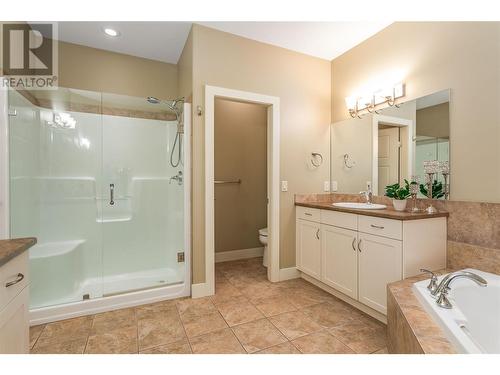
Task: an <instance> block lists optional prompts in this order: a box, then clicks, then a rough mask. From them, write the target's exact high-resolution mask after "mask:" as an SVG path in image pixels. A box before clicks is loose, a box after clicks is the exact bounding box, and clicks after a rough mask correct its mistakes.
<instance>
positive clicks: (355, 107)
mask: <svg viewBox="0 0 500 375" xmlns="http://www.w3.org/2000/svg"><path fill="white" fill-rule="evenodd" d="M404 95H405V87H404V84H403V83H397V84H395V85H393V86H392V87H388V88H384V89H381V90H378V91H375V92H373V93H371V94H367V95H359V96H350V97H347V98H345V103H346V107H347V109H348V110H349V115H350V116H351V117H353V118H354V117H359V118H361V114H360V112H362V111H365V110H366V112H365V113H364V114H366V113H378V112H377V110H376V109H375V108H376V107H377V106H379V105H382V104H387V105H388V106H390V107H392V106H395V107H398V108H399V105H398V104H396V99H398V98H402V97H403V96H404Z"/></svg>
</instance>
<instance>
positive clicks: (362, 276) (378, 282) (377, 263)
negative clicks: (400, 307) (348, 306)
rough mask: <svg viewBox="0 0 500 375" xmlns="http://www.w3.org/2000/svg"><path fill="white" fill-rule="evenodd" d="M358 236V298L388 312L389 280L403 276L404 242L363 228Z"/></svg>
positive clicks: (392, 280) (366, 303)
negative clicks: (374, 233)
mask: <svg viewBox="0 0 500 375" xmlns="http://www.w3.org/2000/svg"><path fill="white" fill-rule="evenodd" d="M358 236H359V241H358V248H359V250H358V283H359V284H358V285H359V295H358V300H359V302H361V303H363V304H365V305H367V306H369V307H371V308H372V309H374V310H377V311H379V312H381V313H383V314H386V312H387V292H386V287H387V284H389V283H392V282H394V281H398V280H401V279H402V278H403V269H402V262H403V248H402V242H401V241H398V240H393V239H391V238H386V237H382V236H374V235H372V234H365V233H361V232H360V233H359V235H358Z"/></svg>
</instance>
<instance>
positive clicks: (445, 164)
mask: <svg viewBox="0 0 500 375" xmlns="http://www.w3.org/2000/svg"><path fill="white" fill-rule="evenodd" d="M449 104H450V90H443V91H439V92H436V93H433V94H431V95H427V96H423V97H421V98H417V99H415V100H411V101H407V102H404V103H400V104H397V105H394V106H392V107H387V108H384V109H381V110H377V111H376V112H373V113H366V114H364V115H361V116H359V117H356V118H350V119H348V120H343V121H339V122H336V123H334V124H332V126H331V132H330V134H331V180H332V190H333V191H336V192H339V193H351V194H357V193H359V192H360V191H364V190H366V189H367V186H368V185H370V186H371V189H372V191H373V193H374V194H375V195H384V192H385V187H386V186H387V185H393V184H395V183H399V184H401V185H404V184H405V180H407V181H416V180H418V182H419V183H421V184H425V183H426V182H427V181H429V178H430V177H429V174H427V173H426V172H429V168H431V167H432V168H434V169H436V173H435V174H434V175H433V176H432V179H433V180H435V187H436V188H435V189H434V198H437V199H445V198H449V197H450V194H451V195H452V194H453V187H452V186H449V179H448V178H447V176H448V174H447V169H448V170H449V168H453V167H452V166H450V165H449V159H450V115H449V113H450V111H449ZM442 172H444V174H443V173H442ZM445 180H446V181H445ZM448 193H449V194H448ZM421 196H423V194H422V193H421Z"/></svg>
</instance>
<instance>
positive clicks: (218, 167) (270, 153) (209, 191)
mask: <svg viewBox="0 0 500 375" xmlns="http://www.w3.org/2000/svg"><path fill="white" fill-rule="evenodd" d="M228 103H232V104H228ZM234 103H238V105H236V104H234ZM220 105H222V106H224V105H225V106H232V107H234V108H240V109H241V108H249V109H250V108H251V109H253V110H257V112H259V111H264V110H265V116H266V120H267V121H266V128H265V140H266V145H265V166H266V167H267V168H266V171H265V174H266V183H265V192H266V195H265V196H264V195H263V194H262V193H259V194H260V195H259V196H255V197H254V196H253V195H252V196H248V202H247V203H249V204H251V205H255V206H256V205H259V207H261V208H260V209H259V210H257V211H258V212H259V214H257V215H256V216H258V217H259V218H260V219H259V220H260V221H258V220H256V221H255V223H254V224H252V225H248V226H249V227H250V229H251V231H252V232H254V233H250V231H247V233H248V234H247V235H248V236H249V238H250V236H252V238H253V241H254V242H253V243H254V244H259V242H257V241H258V238H259V231H258V229H264V228H265V227H264V226H262V224H263V223H264V221H263V219H262V212H261V210H262V207H263V206H261V201H262V200H263V199H264V200H265V202H264V203H265V204H266V205H267V208H266V210H265V215H266V221H265V222H266V223H267V229H268V237H267V276H268V279H269V280H270V281H273V282H274V281H279V133H280V131H279V128H280V120H279V98H277V97H274V96H268V95H262V94H258V93H252V92H247V91H240V90H232V89H226V88H222V87H215V86H208V85H207V86H205V282H204V283H200V284H193V286H192V296H193V297H202V296H207V295H212V294H214V292H215V261H216V260H217V259H216V241H217V247H218V250H220V251H217V252H218V253H221V254H222V253H224V252H226V251H227V249H228V248H227V247H226V245H225V244H224V241H228V242H231V241H233V240H232V239H231V236H233V235H236V236H237V235H238V234H237V233H233V234H231V233H229V234H228V237H227V238H225V237H220V236H221V235H222V234H221V233H220V232H221V231H224V228H223V227H222V228H217V229H216V222H217V217H216V206H217V205H218V203H220V202H216V199H217V198H219V199H220V200H225V199H232V200H236V199H238V197H241V199H245V196H244V195H241V194H240V195H237V192H238V189H239V192H240V193H242V192H244V189H245V188H246V187H245V186H244V185H245V184H250V183H251V182H252V181H246V182H245V181H244V180H243V178H242V177H240V176H241V173H243V172H244V170H243V169H252V168H254V169H255V167H256V165H252V164H251V163H252V162H253V163H257V161H256V160H257V159H256V158H253V157H248V158H242V159H244V160H247V161H249V163H250V164H249V165H244V168H243V169H241V168H238V167H234V166H232V167H231V166H229V167H227V168H228V169H227V170H225V167H223V164H221V163H217V161H219V162H228V164H231V163H233V162H234V160H224V159H225V158H228V157H231V155H233V156H232V157H235V156H234V155H236V154H235V153H237V152H241V153H242V152H243V150H233V151H231V154H229V156H228V155H226V154H224V153H219V151H223V150H217V152H215V147H216V145H217V147H219V146H218V142H219V141H221V139H220V134H221V133H219V130H221V131H223V129H224V126H223V127H222V129H217V130H216V108H217V107H220ZM247 106H250V107H247ZM218 115H219V114H217V117H218ZM260 115H261V116H263V114H262V112H261V114H260ZM231 118H234V119H236V120H235V121H237V123H236V124H234V123H233V124H232V125H231V126H238V123H240V124H242V123H243V121H244V120H243V119H242V118H238V116H233V117H231ZM227 126H230V125H229V124H227ZM226 130H227V128H226ZM231 130H232V131H235V132H237V131H238V130H237V129H233V128H232V129H231ZM262 130H263V129H261V131H262ZM217 134H219V137H217V138H216V135H217ZM226 135H227V134H226ZM261 135H262V134H261ZM238 137H239V136H238ZM261 138H262V137H261ZM222 141H223V139H222ZM245 142H247V143H251V141H250V139H247V140H245ZM233 146H234V145H224V146H222V147H223V148H226V147H229V148H233ZM261 146H262V145H261ZM245 147H248V149H249V150H252V144H247V145H246V146H245ZM254 148H255V147H254ZM261 149H262V147H261V148H259V150H261ZM259 152H261V151H259ZM262 156H263V155H260V157H262ZM236 157H237V158H240V155H238V156H236ZM258 159H259V161H258V163H259V164H260V165H261V166H263V165H264V161H263V160H261V158H258ZM223 171H224V173H223ZM216 172H217V174H216ZM219 172H220V173H221V175H220V176H219V175H218V173H219ZM226 172H227V174H226ZM261 172H262V171H261ZM245 173H246V172H245ZM261 174H262V173H261ZM249 176H252V175H251V174H249ZM219 178H220V179H219ZM249 178H254V177H249ZM260 178H261V179H262V177H260ZM221 182H223V183H221ZM224 182H225V183H224ZM253 182H260V184H259V186H260V187H259V188H258V189H257V188H255V189H253V190H259V191H261V190H262V189H263V187H262V181H253ZM223 189H224V191H226V195H224V194H223ZM231 189H232V192H231ZM217 190H218V191H217ZM250 190H252V189H249V191H250ZM223 197H224V198H223ZM221 206H222V205H221ZM227 206H230V204H229V203H228V204H227ZM228 209H230V210H235V207H232V208H231V207H226V206H224V207H219V208H218V210H217V213H218V214H221V213H222V216H221V217H220V218H219V220H226V221H227V220H228V218H227V217H226V218H225V219H224V215H223V214H224V210H228ZM231 215H238V212H233V213H232V214H231ZM239 219H241V218H239ZM242 221H243V222H244V220H242ZM219 224H221V222H219ZM236 224H237V225H241V221H240V223H239V224H238V223H231V225H236ZM257 226H261V228H257ZM254 227H255V228H254ZM254 229H257V231H254ZM216 230H218V231H219V236H218V235H216V233H217V232H216ZM223 236H226V234H224V235H223ZM234 243H235V242H233V245H232V247H234V246H235V245H234ZM245 246H248V245H245ZM261 246H262V245H261ZM248 249H250V250H248ZM248 249H236V250H237V251H239V250H243V252H240V253H239V255H238V252H236V253H233V255H230V256H241V255H242V253H245V252H246V254H247V256H250V255H251V252H252V251H255V252H258V251H260V250H255V249H253V248H252V247H250V248H248ZM252 249H253V250H252ZM223 250H226V251H223ZM262 250H263V249H262ZM225 256H228V254H226V255H218V256H217V258H219V259H224V257H225ZM257 256H258V255H257ZM226 259H227V260H230V259H228V258H226ZM233 259H234V258H233Z"/></svg>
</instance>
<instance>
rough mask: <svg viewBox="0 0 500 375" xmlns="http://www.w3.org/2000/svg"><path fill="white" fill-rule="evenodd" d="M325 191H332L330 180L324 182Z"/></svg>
mask: <svg viewBox="0 0 500 375" xmlns="http://www.w3.org/2000/svg"><path fill="white" fill-rule="evenodd" d="M323 191H330V181H325V182H323Z"/></svg>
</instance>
